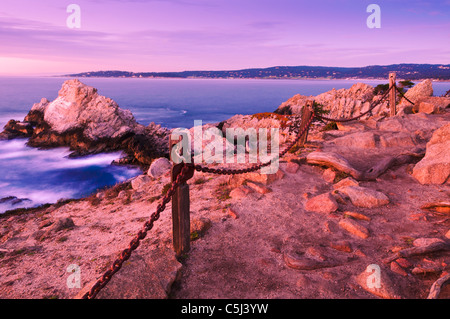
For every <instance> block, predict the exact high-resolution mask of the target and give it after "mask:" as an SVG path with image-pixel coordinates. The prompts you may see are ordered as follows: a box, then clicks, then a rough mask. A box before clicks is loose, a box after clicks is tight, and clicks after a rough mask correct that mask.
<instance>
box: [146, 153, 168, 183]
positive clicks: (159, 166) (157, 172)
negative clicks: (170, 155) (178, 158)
mask: <svg viewBox="0 0 450 319" xmlns="http://www.w3.org/2000/svg"><path fill="white" fill-rule="evenodd" d="M171 168H172V164H171V163H170V161H169V160H168V159H167V158H165V157H161V158H158V159H156V160H154V161H153V163H152V165H150V168H149V169H148V171H147V175H148V176H150V177H152V178H158V177H160V176H161V175H164V174H166V173H168V172H169V171H170V170H171Z"/></svg>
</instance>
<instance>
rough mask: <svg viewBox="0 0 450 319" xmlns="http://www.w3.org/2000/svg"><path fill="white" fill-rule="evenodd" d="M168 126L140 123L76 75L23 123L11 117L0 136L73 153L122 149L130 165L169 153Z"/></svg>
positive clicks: (139, 163)
mask: <svg viewBox="0 0 450 319" xmlns="http://www.w3.org/2000/svg"><path fill="white" fill-rule="evenodd" d="M168 133H169V130H167V129H164V128H161V127H159V126H156V125H154V123H153V125H152V124H150V125H149V126H147V127H145V126H144V125H141V124H139V123H137V122H136V120H135V118H134V116H133V114H132V113H131V112H130V111H129V110H125V109H121V108H120V107H119V106H118V105H117V103H116V102H115V101H113V100H112V99H110V98H107V97H105V96H102V95H99V94H98V92H97V89H96V88H93V87H91V86H88V85H85V84H83V83H81V82H80V81H79V80H77V79H73V80H67V81H65V82H64V83H63V85H62V88H61V90H60V91H59V93H58V97H57V98H56V99H55V100H54V101H51V102H50V101H48V100H47V99H45V98H43V99H42V100H41V101H40V102H39V103H36V104H34V105H33V107H32V108H31V110H30V112H29V113H28V115H27V116H26V117H25V119H24V121H23V122H18V121H10V122H8V124H7V125H6V126H5V129H4V131H3V132H2V133H0V139H12V138H16V137H28V138H29V140H28V145H29V146H32V147H39V148H53V147H61V146H68V147H70V149H71V151H72V154H71V156H84V155H89V154H96V153H102V152H111V151H119V150H122V151H124V152H125V153H126V154H127V155H128V157H127V158H128V160H127V163H129V164H138V165H142V166H146V165H149V164H151V162H152V160H153V159H154V158H159V157H164V156H167V155H168V147H167V144H168V143H167V138H168Z"/></svg>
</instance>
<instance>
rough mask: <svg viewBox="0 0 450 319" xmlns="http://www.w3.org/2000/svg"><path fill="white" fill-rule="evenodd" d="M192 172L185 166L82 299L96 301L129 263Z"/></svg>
mask: <svg viewBox="0 0 450 319" xmlns="http://www.w3.org/2000/svg"><path fill="white" fill-rule="evenodd" d="M191 171H192V165H189V164H184V165H183V168H182V170H181V173H180V174H179V175H178V176H177V178H176V180H175V182H173V183H172V186H171V187H170V189H169V190H168V191H167V193H166V195H165V196H164V198H163V199H162V200H161V203H160V204H158V207H157V208H156V211H155V212H154V213H153V214H152V215H151V217H150V219H149V220H148V221H146V222H145V224H144V227H143V228H142V229H141V230H140V231H139V232H138V233H137V235H136V237H134V238H133V240H131V242H130V244H129V247H128V248H126V249H124V250H123V251H122V252H121V254H120V256H119V257H118V258H117V259H116V260H115V261H114V262H113V263H112V265H111V267H110V268H109V269H108V270H107V271H106V272H105V273H104V274H103V276H102V277H101V278H100V279H99V280H97V282H96V283H95V284H94V285H93V286H92V288H91V289H90V290H89V292H87V293H86V294H84V295H83V297H82V299H94V298H95V297H96V296H97V294H98V293H99V292H100V290H101V289H102V288H103V287H105V286H106V284H107V283H108V282H109V281H110V280H111V278H112V276H113V275H114V274H115V273H116V272H118V271H119V270H120V268H121V267H122V265H123V263H124V262H125V261H127V260H128V259H129V258H130V256H131V253H132V252H133V251H134V250H136V249H137V248H138V247H139V245H140V242H141V241H142V240H143V239H144V238H145V237H146V236H147V232H148V231H150V230H151V229H152V228H153V224H154V222H155V221H157V220H158V219H159V217H160V214H161V213H162V212H163V211H164V209H165V208H166V205H167V204H168V203H169V202H170V200H171V199H172V196H173V195H174V193H175V190H176V189H177V188H178V187H179V186H180V184H182V183H184V182H186V180H187V179H188V178H187V176H189V175H190V173H191Z"/></svg>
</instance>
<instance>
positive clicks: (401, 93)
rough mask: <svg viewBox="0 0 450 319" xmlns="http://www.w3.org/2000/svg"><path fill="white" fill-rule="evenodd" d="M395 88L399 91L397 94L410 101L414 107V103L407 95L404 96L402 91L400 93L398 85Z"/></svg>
mask: <svg viewBox="0 0 450 319" xmlns="http://www.w3.org/2000/svg"><path fill="white" fill-rule="evenodd" d="M394 87H395V89H396V90H397V92H398V93H400V96H401V97H403V98H405V100H406V101H408V102H409V103H411V104H412V105H414V102H412V101H411V100H410V99H408V98H407V97H406V96H405V94H404V93H403V92H402V91H400V89H399V88H398V87H397V85H395V86H394Z"/></svg>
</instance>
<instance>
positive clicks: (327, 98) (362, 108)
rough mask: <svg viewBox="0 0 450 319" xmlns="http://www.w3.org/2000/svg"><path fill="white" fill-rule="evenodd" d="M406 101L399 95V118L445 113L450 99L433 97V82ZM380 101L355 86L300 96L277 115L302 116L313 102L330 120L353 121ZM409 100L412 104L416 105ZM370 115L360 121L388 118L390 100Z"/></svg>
mask: <svg viewBox="0 0 450 319" xmlns="http://www.w3.org/2000/svg"><path fill="white" fill-rule="evenodd" d="M405 97H406V98H403V97H402V96H401V95H400V94H397V101H400V102H399V104H398V105H397V113H398V114H399V115H403V114H411V113H418V112H423V113H428V114H431V113H442V111H443V110H444V109H445V108H447V107H449V105H450V98H449V97H437V96H433V85H432V82H431V80H424V81H422V82H420V83H418V84H416V85H415V86H414V87H412V88H411V89H409V90H408V91H407V92H406V93H405ZM381 98H382V95H379V94H378V95H376V94H375V89H374V88H373V87H372V86H370V85H368V84H364V83H356V84H354V85H353V86H352V87H351V88H349V89H340V90H336V89H332V90H331V91H328V92H325V93H322V94H319V95H317V96H305V95H301V94H297V95H295V96H293V97H292V98H290V99H289V100H287V101H286V102H284V103H282V104H281V105H280V106H279V107H278V108H277V110H276V111H275V113H278V114H295V115H301V110H302V107H303V106H304V105H305V104H306V101H308V100H312V99H313V100H315V102H317V103H318V104H320V105H322V106H323V109H324V110H325V111H329V113H328V114H327V116H329V117H331V118H351V117H355V116H358V115H360V114H361V113H364V112H366V111H368V110H369V108H370V106H371V105H372V104H374V103H377V102H379V101H380V99H381ZM408 100H410V101H411V102H413V103H414V105H412V104H411V103H410V102H409V101H408ZM371 113H372V114H370V113H369V114H367V115H364V116H362V117H361V119H363V120H364V119H368V118H369V117H370V116H371V115H380V116H384V115H387V114H388V113H389V105H388V101H387V99H386V100H384V101H381V102H380V103H379V104H378V105H377V106H375V107H374V109H373V110H372V112H371Z"/></svg>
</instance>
